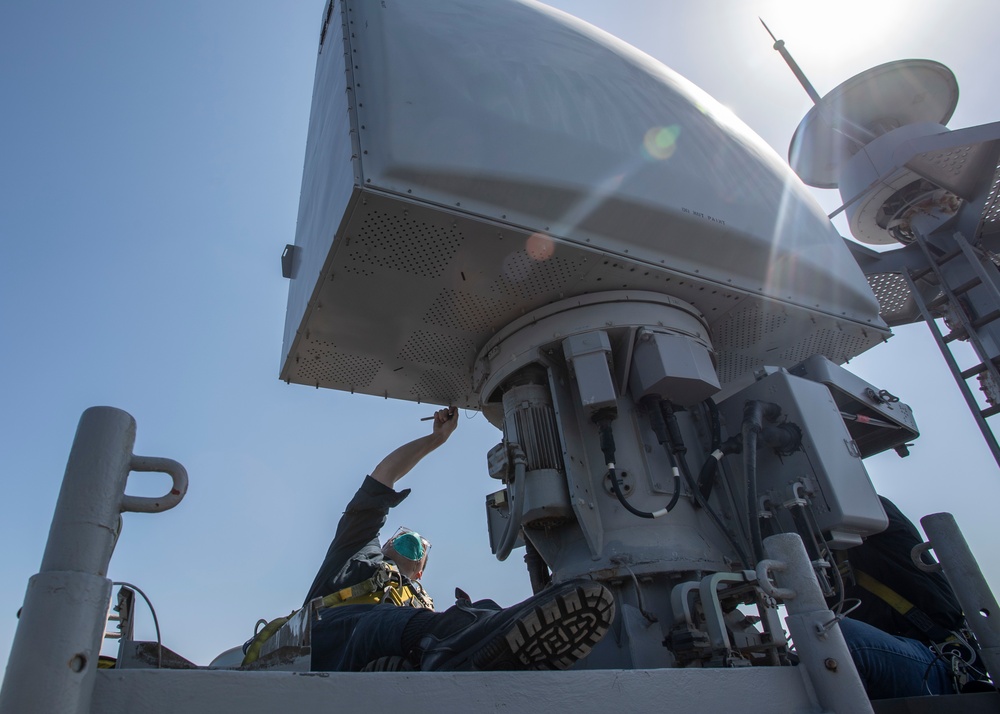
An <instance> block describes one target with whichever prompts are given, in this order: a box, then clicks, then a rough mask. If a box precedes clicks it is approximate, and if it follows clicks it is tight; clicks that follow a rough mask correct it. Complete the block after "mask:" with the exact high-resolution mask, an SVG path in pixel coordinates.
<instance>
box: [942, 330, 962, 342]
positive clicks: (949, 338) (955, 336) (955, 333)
mask: <svg viewBox="0 0 1000 714" xmlns="http://www.w3.org/2000/svg"><path fill="white" fill-rule="evenodd" d="M966 337H967V335H966V332H965V328H964V327H960V328H958V329H957V330H952V331H951V332H949V333H948V334H947V335H945V336H944V337H943V338H942V339H943V340H944V342H945V344H949V343H951V342H954V341H955V340H964V339H965V338H966Z"/></svg>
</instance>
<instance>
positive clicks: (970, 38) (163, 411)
mask: <svg viewBox="0 0 1000 714" xmlns="http://www.w3.org/2000/svg"><path fill="white" fill-rule="evenodd" d="M555 4H556V5H557V6H558V7H560V8H562V9H565V10H567V11H569V12H572V13H573V14H576V15H578V16H579V17H582V18H583V19H585V20H587V21H590V22H592V23H593V24H595V25H597V26H599V27H602V28H603V29H605V30H607V31H609V32H611V33H612V34H616V35H618V36H619V37H621V38H623V39H625V40H626V41H628V42H630V43H632V44H634V45H636V46H637V47H639V48H640V49H642V50H644V51H646V52H647V53H649V54H651V55H653V56H654V57H656V58H657V59H660V60H661V61H663V62H664V63H666V64H667V65H668V66H670V67H672V68H673V69H675V70H677V71H678V72H680V73H681V74H683V75H684V76H686V77H687V78H688V79H690V80H692V81H693V82H695V83H696V84H698V85H699V86H701V87H702V88H703V89H705V90H706V91H708V92H709V93H710V94H712V95H713V96H715V98H716V99H718V100H719V101H721V102H722V103H723V104H725V105H727V106H728V107H730V108H731V109H732V110H733V111H734V112H735V113H736V114H737V115H738V116H739V117H740V118H742V119H743V120H744V121H745V122H746V123H747V124H748V125H749V126H750V127H751V128H752V129H754V130H755V131H756V132H757V133H759V134H760V135H761V136H762V137H763V138H764V139H765V140H766V141H767V142H768V143H770V144H771V145H772V146H773V147H774V148H775V150H776V151H778V152H779V153H780V154H781V155H785V153H786V151H787V146H788V141H789V139H790V138H791V136H792V133H793V131H794V129H795V126H796V125H797V124H798V121H799V119H800V118H801V117H802V116H803V115H804V114H805V112H806V110H807V109H808V108H809V100H808V98H807V97H806V95H805V93H804V92H803V91H802V89H801V88H800V87H799V86H798V84H797V83H796V82H795V80H794V78H793V77H792V75H791V73H790V72H789V71H788V70H787V68H786V67H785V66H784V64H783V62H782V61H781V59H780V57H779V56H778V54H777V53H776V52H774V51H773V50H772V49H771V41H770V39H769V38H768V37H767V35H766V33H765V32H764V30H763V28H761V27H760V24H759V22H758V20H757V18H758V16H762V17H763V18H764V19H765V20H766V21H767V22H768V24H769V25H770V26H771V28H772V30H774V31H775V33H776V34H778V36H779V37H783V38H784V39H785V40H786V41H787V43H788V47H789V48H790V50H791V51H792V53H793V54H794V55H795V57H796V59H797V60H798V61H799V63H800V65H801V66H802V67H803V69H804V70H805V71H806V72H807V74H808V75H809V76H810V78H811V79H812V81H813V83H814V85H815V86H816V88H817V89H818V90H819V91H820V93H824V92H826V91H829V90H830V89H832V88H833V87H834V86H836V85H837V84H839V83H840V82H841V81H843V80H845V79H847V78H848V77H850V76H852V75H854V74H856V73H858V72H860V71H862V70H864V69H867V68H868V67H871V66H874V65H876V64H880V63H883V62H887V61H891V60H895V59H901V58H906V57H922V58H928V59H934V60H938V61H940V62H943V63H944V64H946V65H948V66H950V67H951V68H952V69H953V70H954V71H955V73H956V75H957V77H958V80H959V84H960V87H961V97H960V100H959V105H958V110H957V111H956V113H955V116H954V118H953V119H952V121H951V122H950V126H951V127H952V128H959V127H964V126H971V125H975V124H982V123H986V122H989V121H993V120H995V119H997V116H996V109H997V104H996V94H995V77H994V73H993V72H991V67H992V60H991V59H990V54H989V49H988V48H991V47H992V45H993V39H994V38H993V36H992V33H993V31H994V28H995V27H997V25H998V24H1000V5H997V4H996V3H995V2H992V1H988V0H979V1H976V0H963V1H962V2H957V3H952V4H950V5H948V6H947V7H946V6H945V5H944V4H942V3H930V2H905V3H904V2H890V1H882V2H879V3H877V4H875V3H870V2H868V3H858V2H853V3H852V2H841V3H823V4H818V3H806V2H782V1H779V0H741V1H739V2H737V1H736V0H728V1H724V0H711V1H707V2H693V1H692V2H665V1H663V0H659V1H658V2H653V1H651V0H649V1H643V0H622V1H621V2H618V3H607V2H596V1H591V0H577V1H576V2H572V1H571V0H563V1H562V2H559V3H555ZM322 11H323V0H309V1H308V2H306V1H305V0H300V1H299V2H296V3H279V2H264V1H254V0H248V1H245V2H237V1H236V0H212V1H211V2H195V1H194V0H175V1H174V2H169V3H135V2H125V1H124V0H121V1H119V2H112V1H110V0H96V1H95V2H93V3H89V4H80V3H70V2H43V1H38V2H31V3H5V4H3V5H2V6H0V102H2V104H0V106H2V111H0V137H2V138H0V245H2V254H0V326H2V334H3V339H2V340H0V366H2V367H3V369H2V372H0V463H2V464H3V466H2V469H3V472H2V479H3V481H2V483H3V486H4V494H5V498H3V499H2V500H0V541H2V542H3V543H4V547H3V548H2V550H0V573H2V581H0V582H2V587H0V665H3V664H5V662H6V658H7V653H8V650H9V643H10V641H11V638H12V637H13V632H14V629H15V626H16V621H15V619H14V613H15V612H16V611H17V608H18V607H19V606H20V604H21V601H22V598H23V595H24V589H25V586H26V585H27V580H28V578H29V577H30V576H31V575H32V574H34V573H35V572H37V570H38V566H39V563H40V561H41V555H42V550H43V548H44V545H45V538H46V535H47V532H48V527H49V523H50V519H51V514H52V509H53V507H54V505H55V500H56V496H57V494H58V490H59V484H60V480H61V477H62V473H63V470H64V468H65V463H66V456H67V454H68V452H69V447H70V444H71V442H72V438H73V434H74V430H75V427H76V422H77V420H78V419H79V416H80V413H81V412H82V411H83V410H84V409H86V408H87V407H89V406H93V405H111V406H116V407H119V408H122V409H125V410H126V411H128V412H130V413H131V414H132V415H133V416H135V417H136V419H137V421H138V439H137V443H136V453H140V454H145V455H153V456H168V457H171V458H174V459H177V460H179V461H181V462H182V463H183V464H184V465H185V466H186V467H187V468H188V471H189V473H190V476H191V488H190V492H189V495H188V497H187V498H186V499H185V501H184V502H183V503H182V504H181V505H180V506H179V507H178V508H177V509H175V510H173V511H170V512H168V513H164V514H160V515H143V514H128V515H127V516H126V518H125V531H124V534H123V536H122V539H121V541H120V542H119V545H118V549H117V551H116V554H115V557H114V559H113V560H112V565H111V573H110V575H111V577H112V578H113V579H117V580H127V581H130V582H133V583H136V584H137V585H139V586H140V587H141V588H143V590H144V591H145V592H146V593H147V594H148V595H149V596H150V598H151V599H152V601H153V603H154V605H155V607H156V610H157V614H158V616H159V619H160V626H161V629H162V631H163V637H164V643H165V644H167V645H168V646H170V647H171V648H173V649H175V650H176V651H178V652H179V653H180V654H182V655H184V656H186V657H188V658H190V659H193V660H194V661H196V662H198V663H200V664H207V663H208V661H210V660H211V659H212V658H213V657H214V656H215V655H216V654H218V653H220V652H221V651H223V650H224V649H226V648H228V647H230V646H232V645H234V644H237V643H240V642H242V641H243V640H244V639H246V637H247V636H249V634H250V632H251V630H252V628H253V624H254V622H255V621H256V620H257V619H258V618H259V617H265V618H272V617H275V616H278V615H282V614H286V613H287V612H288V611H289V610H290V609H292V608H294V607H296V606H298V605H299V604H300V602H301V600H302V597H303V596H304V593H305V590H306V588H307V587H308V585H309V583H310V582H311V580H312V578H313V575H314V573H315V569H316V567H317V566H318V563H319V561H320V559H321V558H322V555H323V553H324V552H325V550H326V547H327V544H328V542H329V538H330V536H331V534H332V529H333V528H334V526H335V523H336V519H337V516H338V515H339V513H340V511H341V510H342V508H343V505H344V503H346V501H347V499H348V498H349V497H350V495H351V493H352V492H353V490H354V489H355V488H356V485H357V483H358V481H359V480H360V479H361V477H362V476H363V475H364V474H365V473H367V472H368V471H370V470H371V468H372V467H373V466H374V465H375V464H376V463H377V462H378V460H379V459H380V458H381V457H382V456H383V455H384V454H385V453H386V452H388V451H389V450H391V449H392V448H394V447H395V446H397V445H398V444H399V443H401V442H403V441H406V440H409V439H411V438H414V437H416V436H419V435H421V434H423V433H425V431H426V429H427V424H426V423H422V422H420V421H419V418H420V417H421V416H426V415H428V414H430V413H431V411H432V410H431V409H430V408H428V407H426V406H419V405H414V404H409V403H403V402H395V401H393V402H387V401H384V400H379V399H375V398H372V397H364V396H352V395H349V394H344V393H339V392H330V391H326V390H319V391H317V390H314V389H309V388H306V387H302V386H295V385H291V386H289V385H285V384H283V383H281V382H279V381H278V379H277V374H278V369H279V358H280V350H281V335H282V326H283V321H284V311H285V299H286V290H287V284H286V282H285V281H284V280H283V279H282V278H281V275H280V268H279V256H280V254H281V250H282V248H283V247H284V245H285V244H286V243H290V242H292V241H293V239H294V230H295V216H296V210H297V205H298V193H299V185H300V181H301V170H302V161H303V155H304V150H305V134H306V126H307V121H308V114H309V106H310V98H311V90H312V81H313V70H314V61H315V49H316V44H317V39H318V33H319V27H320V20H321V16H322ZM817 197H818V199H819V200H820V201H821V202H822V204H823V205H824V207H826V208H827V209H828V210H832V209H833V208H835V207H836V206H837V205H839V201H838V199H839V196H838V195H837V194H836V192H820V193H818V194H817ZM840 228H841V230H846V228H844V227H843V226H840ZM850 368H851V369H852V370H854V371H856V372H857V373H858V374H860V375H861V376H863V377H864V378H865V379H867V380H868V381H870V382H872V383H873V384H876V385H877V386H879V387H883V388H886V389H889V390H890V391H891V392H893V393H895V394H897V395H898V396H900V397H901V398H902V399H903V401H906V402H908V403H909V404H911V406H913V408H914V411H915V413H916V418H917V421H918V424H919V425H920V427H921V430H922V436H921V438H920V439H919V440H918V441H917V443H916V446H915V447H914V449H913V455H912V456H911V457H910V458H908V459H906V460H901V459H899V458H897V457H896V456H895V455H894V454H891V453H890V454H888V455H883V456H879V457H875V458H873V459H870V460H869V462H868V467H869V471H870V473H871V475H872V478H873V480H874V482H875V484H876V486H877V488H878V489H879V490H880V491H882V492H883V493H885V494H886V495H888V496H889V497H891V498H893V499H894V500H896V501H897V503H898V504H899V505H900V506H901V507H902V508H903V510H904V511H905V512H907V513H908V514H910V515H911V516H913V517H914V519H916V518H917V517H919V516H921V515H924V514H926V513H931V512H936V511H941V510H947V511H951V512H953V513H955V514H956V516H957V517H958V518H959V522H960V524H961V525H962V527H963V528H964V529H965V531H966V534H967V536H968V538H969V540H970V542H971V543H972V546H973V549H974V550H975V551H976V552H977V553H978V555H979V556H980V559H981V561H982V565H983V567H984V570H985V571H986V573H987V576H988V577H989V579H990V580H991V581H992V582H993V583H994V584H995V585H996V584H1000V566H997V565H991V564H990V563H989V562H988V561H990V560H991V558H990V553H991V550H990V546H991V545H992V538H993V528H991V525H992V524H991V522H990V521H991V519H992V518H993V517H995V516H994V513H995V511H994V509H993V508H992V507H991V506H990V504H996V503H998V502H1000V479H998V478H997V477H998V473H997V466H996V464H995V463H994V462H993V460H992V458H991V457H990V455H989V452H988V450H987V449H986V447H985V445H984V444H983V443H982V440H981V438H980V436H979V435H978V431H977V430H976V427H975V424H974V422H973V421H972V418H971V417H970V416H969V415H968V414H967V412H966V410H965V406H964V402H963V401H962V400H961V398H960V396H959V395H958V391H957V389H956V388H955V386H954V384H953V383H952V382H951V377H950V375H949V374H948V373H947V371H946V370H945V368H944V366H943V362H942V360H941V357H940V356H939V355H938V353H937V351H936V348H935V347H934V346H933V343H932V342H931V340H930V337H929V335H928V333H927V329H926V327H923V326H920V325H916V326H911V327H908V328H904V329H901V330H899V331H898V334H897V336H896V337H894V338H893V339H892V340H891V341H890V342H889V343H888V344H886V345H883V346H881V347H879V348H876V349H874V350H872V351H871V352H869V353H868V354H866V355H863V356H861V357H859V358H858V359H856V360H854V361H853V362H852V363H851V365H850ZM461 418H462V422H461V424H460V426H459V430H458V431H457V433H456V435H455V437H454V438H453V439H452V441H451V442H449V444H447V445H446V446H445V447H444V448H442V449H441V450H440V451H438V452H436V453H435V454H433V455H432V456H431V457H429V458H428V459H427V460H426V461H425V462H424V463H423V464H421V466H420V467H419V468H418V469H417V470H416V471H414V472H413V473H412V474H411V475H410V476H408V477H407V479H406V481H407V483H405V485H407V486H410V487H413V489H414V491H413V494H412V496H411V497H410V498H409V499H408V500H407V501H406V502H405V503H404V504H403V505H402V506H400V508H398V509H397V510H396V512H394V514H393V515H392V517H391V519H390V525H391V526H392V527H395V526H396V525H407V526H410V527H413V528H417V529H419V530H421V531H422V532H424V533H425V535H427V536H429V537H430V538H431V540H432V541H433V542H434V549H433V551H432V563H431V566H430V567H429V569H428V573H427V577H426V578H425V582H426V584H427V585H428V586H429V588H430V589H431V591H432V593H433V594H435V595H436V597H437V598H438V600H439V601H440V602H444V603H447V602H448V601H449V599H450V597H451V592H452V590H453V588H454V587H455V586H456V585H457V586H461V587H462V588H464V589H465V590H467V591H468V592H470V593H471V594H472V595H473V596H474V597H487V596H491V597H494V598H496V599H497V600H498V601H500V602H501V603H512V602H514V601H516V600H519V599H521V598H522V597H524V596H526V595H527V594H529V592H530V589H529V586H528V583H527V577H526V574H525V572H524V567H523V565H522V564H521V562H520V557H519V555H518V554H515V555H514V556H512V557H511V559H510V560H509V561H508V562H505V563H497V562H496V561H495V559H494V558H493V557H492V556H491V555H490V553H489V549H488V539H487V535H486V528H485V517H484V515H485V514H484V506H483V496H484V495H485V494H486V493H488V492H490V491H492V490H494V487H495V486H494V483H495V482H492V481H491V480H490V479H489V478H488V476H487V475H486V469H485V453H486V451H487V450H488V449H489V448H490V447H491V446H492V445H493V444H495V443H496V442H497V441H498V440H499V433H498V432H497V431H496V430H495V429H494V428H493V427H491V426H490V425H488V424H487V423H486V422H485V420H484V419H482V417H480V416H477V415H475V414H473V413H464V412H463V414H462V417H461ZM132 482H133V483H132V484H130V487H129V491H130V492H132V493H136V494H138V495H153V494H155V493H158V492H162V491H164V490H166V488H167V486H166V483H167V481H166V478H165V477H160V476H156V475H143V474H140V475H137V476H134V477H133V479H132ZM137 635H139V636H140V637H146V638H150V639H152V637H153V631H152V626H151V621H150V620H149V618H148V616H147V615H146V614H145V612H144V611H143V608H142V607H140V615H139V623H138V629H137Z"/></svg>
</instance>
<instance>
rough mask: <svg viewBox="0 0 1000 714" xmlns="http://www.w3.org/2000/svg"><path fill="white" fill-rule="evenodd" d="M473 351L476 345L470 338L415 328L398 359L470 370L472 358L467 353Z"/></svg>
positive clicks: (473, 352)
mask: <svg viewBox="0 0 1000 714" xmlns="http://www.w3.org/2000/svg"><path fill="white" fill-rule="evenodd" d="M475 353H476V345H475V343H474V342H472V340H467V339H465V338H462V337H454V336H452V335H442V334H440V333H437V332H424V331H423V330H417V331H415V332H414V333H412V334H411V335H410V338H409V339H408V340H407V341H406V344H405V345H403V349H401V350H400V351H399V355H398V359H399V360H400V361H401V362H418V363H421V364H432V365H435V366H438V367H454V368H455V369H468V370H469V371H470V372H471V367H472V360H471V359H470V358H469V355H470V354H475Z"/></svg>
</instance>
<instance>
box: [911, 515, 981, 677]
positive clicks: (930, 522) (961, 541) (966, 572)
mask: <svg viewBox="0 0 1000 714" xmlns="http://www.w3.org/2000/svg"><path fill="white" fill-rule="evenodd" d="M920 525H922V526H923V527H924V531H925V532H926V533H927V537H928V538H930V545H931V547H932V548H933V549H934V553H935V554H936V555H937V558H938V561H939V562H940V563H941V571H942V572H943V573H944V575H945V577H946V578H948V582H949V583H951V586H952V588H954V590H955V595H956V596H957V597H958V602H959V604H960V605H961V606H962V611H963V612H964V613H965V617H966V621H967V622H968V623H969V629H971V630H972V632H973V633H974V634H975V635H976V639H977V640H978V641H979V647H980V652H981V653H982V655H983V661H984V662H985V663H986V668H987V669H988V670H989V672H990V675H991V677H992V678H993V681H994V682H996V678H997V677H1000V606H998V605H997V600H996V598H995V597H994V596H993V592H992V591H991V590H990V586H989V585H988V584H987V583H986V578H984V577H983V572H982V570H980V569H979V563H977V562H976V558H975V557H974V556H973V555H972V550H970V549H969V544H968V543H967V542H966V540H965V537H964V536H963V535H962V531H961V530H960V529H959V527H958V523H956V522H955V517H954V516H953V515H951V514H950V513H933V514H931V515H929V516H924V517H923V518H921V519H920ZM914 562H916V561H914ZM921 565H922V563H921Z"/></svg>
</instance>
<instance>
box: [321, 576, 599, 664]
mask: <svg viewBox="0 0 1000 714" xmlns="http://www.w3.org/2000/svg"><path fill="white" fill-rule="evenodd" d="M477 605H482V607H476V605H473V604H472V603H470V602H468V600H464V601H462V600H460V601H459V602H458V603H456V605H455V606H454V607H451V608H448V610H446V611H445V612H440V613H438V612H431V611H428V610H421V609H416V608H410V607H394V606H392V605H346V606H342V607H335V608H327V609H323V610H321V611H320V613H319V614H320V618H319V619H318V620H316V621H315V622H314V623H313V626H312V669H313V671H339V672H358V671H361V670H362V669H365V668H366V667H368V666H369V665H371V667H370V668H371V669H372V670H373V671H376V670H385V669H390V668H391V669H401V667H398V666H396V665H395V664H394V665H393V666H392V667H390V666H389V665H388V663H387V662H388V659H383V658H393V661H394V662H397V661H396V660H395V658H397V657H403V658H406V659H407V660H408V661H409V662H410V663H411V664H412V665H413V666H414V667H416V668H419V669H422V670H425V671H427V670H497V669H566V668H568V667H569V666H571V665H572V664H573V663H574V662H576V661H577V660H578V659H581V658H582V657H585V656H586V655H587V654H589V652H590V650H591V648H592V647H593V646H594V645H595V644H597V643H598V642H599V641H600V639H601V638H602V637H603V636H604V634H605V633H606V632H607V631H608V628H609V627H610V626H611V621H612V620H613V619H614V615H615V601H614V596H613V595H612V594H611V592H610V591H609V590H608V589H607V588H605V587H604V586H603V585H601V584H600V583H597V582H594V581H591V580H577V581H573V582H568V583H561V584H559V585H554V586H551V587H550V588H547V589H546V590H544V591H542V592H541V593H539V594H538V595H535V596H533V597H530V598H528V599H527V600H525V601H524V602H521V603H518V604H517V605H514V606H513V607H509V608H505V609H500V608H499V607H498V606H497V605H496V603H493V602H492V601H489V602H480V603H477ZM411 623H412V626H410V627H407V626H408V625H411ZM380 659H381V660H382V662H376V660H380ZM397 663H398V662H397Z"/></svg>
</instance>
